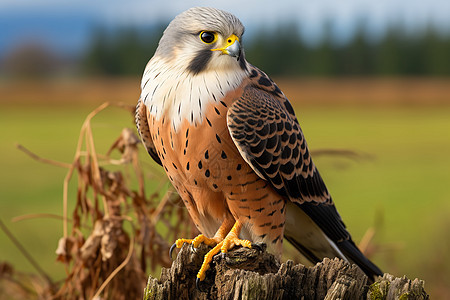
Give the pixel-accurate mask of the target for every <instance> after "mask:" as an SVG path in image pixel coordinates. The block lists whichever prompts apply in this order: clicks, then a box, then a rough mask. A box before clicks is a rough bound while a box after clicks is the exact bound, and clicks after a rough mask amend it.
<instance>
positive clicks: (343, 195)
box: [0, 102, 450, 291]
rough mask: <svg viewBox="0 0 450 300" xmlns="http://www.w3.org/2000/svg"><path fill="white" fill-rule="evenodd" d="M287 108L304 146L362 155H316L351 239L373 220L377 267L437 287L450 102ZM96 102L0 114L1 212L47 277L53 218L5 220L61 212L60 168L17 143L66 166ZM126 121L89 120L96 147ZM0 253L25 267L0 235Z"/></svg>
mask: <svg viewBox="0 0 450 300" xmlns="http://www.w3.org/2000/svg"><path fill="white" fill-rule="evenodd" d="M294 106H295V109H296V112H297V115H298V118H299V120H300V124H301V125H302V128H303V131H304V133H305V135H306V139H307V141H308V144H309V147H310V149H311V150H312V151H314V150H317V149H324V148H327V149H328V148H333V149H347V150H352V151H356V152H357V153H359V154H360V156H359V158H358V159H351V158H348V157H339V156H338V157H336V156H317V157H316V158H315V162H316V165H317V166H318V168H319V169H320V172H321V174H322V176H323V177H324V179H325V182H326V183H327V186H328V188H329V190H330V192H331V194H332V195H333V198H334V201H335V202H336V205H337V207H338V210H339V211H340V212H341V215H342V217H343V219H344V221H345V222H346V224H347V226H348V228H349V230H350V232H351V233H352V235H353V237H354V239H355V240H356V241H357V242H358V241H359V240H360V239H361V237H362V236H363V235H364V233H365V232H366V230H367V229H368V228H369V227H372V226H375V225H376V236H375V241H374V242H375V244H376V245H377V246H378V247H379V248H378V249H377V251H376V253H375V255H374V256H373V260H374V261H375V262H376V263H377V264H378V265H379V266H380V267H381V268H382V269H383V271H385V272H389V273H393V274H394V275H397V276H401V275H404V274H405V275H407V276H408V277H410V278H415V277H420V278H422V279H425V280H426V281H427V285H426V287H427V288H433V289H435V290H436V291H437V290H438V289H439V288H442V285H441V282H445V281H443V280H445V278H448V277H449V276H450V258H448V252H449V251H450V245H449V243H450V242H449V236H448V230H450V221H449V220H450V201H449V200H450V190H449V189H448V186H449V184H450V158H449V155H450V105H439V106H437V105H427V104H426V103H424V104H422V105H419V104H416V105H414V106H409V105H385V104H383V105H373V104H370V105H350V104H346V105H339V104H328V105H312V104H311V103H308V104H307V105H302V104H301V103H299V102H294ZM95 107H96V105H94V104H92V105H91V104H82V105H79V106H77V105H75V104H70V105H68V104H67V103H62V104H58V103H52V104H40V105H38V104H28V105H14V104H8V105H2V107H1V110H0V128H1V137H2V142H1V144H0V166H1V169H2V172H0V218H1V220H2V221H3V222H4V223H5V224H6V225H7V226H8V227H9V228H10V230H11V231H12V232H13V233H14V235H15V236H16V237H17V238H19V239H20V241H21V242H22V243H23V244H24V246H25V247H26V248H27V249H28V250H29V251H30V253H31V254H32V255H33V256H34V257H35V258H36V259H37V260H38V261H39V263H40V264H41V266H42V267H43V268H44V269H45V270H47V271H48V272H49V274H51V275H52V276H53V277H54V279H60V278H62V277H63V276H64V270H63V266H62V265H60V264H58V263H56V262H55V258H56V256H55V254H54V252H55V249H56V247H57V242H58V239H59V237H61V236H62V223H61V221H58V220H54V219H43V218H38V219H30V220H24V221H20V222H15V223H12V222H11V219H12V218H13V217H16V216H20V215H24V214H35V213H54V214H59V215H61V214H62V187H63V179H64V176H65V174H66V170H65V169H63V168H58V167H56V166H51V165H46V164H43V163H40V162H37V161H34V160H32V159H31V158H29V157H28V156H26V155H25V154H23V153H22V152H20V151H18V150H17V149H16V148H15V143H21V144H23V145H24V146H26V147H27V148H29V149H30V150H32V151H33V152H35V153H37V154H39V155H40V156H42V157H46V158H51V159H54V160H58V161H63V162H71V160H72V158H73V155H74V152H75V147H76V143H77V139H78V133H79V130H80V127H81V125H82V123H83V121H84V118H85V117H86V115H87V114H88V113H89V112H90V111H91V110H93V109H94V108H95ZM132 126H133V124H132V118H131V116H130V115H129V114H128V113H127V112H125V111H123V110H120V109H117V108H109V109H107V110H106V111H105V112H103V113H101V114H100V115H99V116H98V117H96V118H95V119H94V122H93V130H94V135H95V143H96V147H97V150H98V152H99V153H105V152H106V150H107V149H108V147H109V146H110V145H111V144H112V142H113V141H114V139H115V138H116V137H117V136H118V135H119V134H120V131H121V129H122V128H123V127H132ZM72 192H73V193H75V190H72ZM72 199H74V195H73V196H72ZM0 259H1V260H2V261H3V260H6V261H9V262H11V263H12V264H13V265H14V266H15V267H16V268H17V269H19V270H25V271H32V268H31V266H30V265H29V263H28V262H27V261H26V260H25V259H24V258H23V257H22V256H21V254H20V253H19V252H18V250H17V249H16V248H15V247H14V246H13V245H12V243H11V242H10V241H9V240H8V239H7V238H6V236H5V235H4V234H3V233H2V232H1V233H0ZM441 277H442V279H441V282H438V281H439V278H441Z"/></svg>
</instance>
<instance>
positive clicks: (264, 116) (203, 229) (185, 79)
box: [135, 7, 383, 281]
mask: <svg viewBox="0 0 450 300" xmlns="http://www.w3.org/2000/svg"><path fill="white" fill-rule="evenodd" d="M243 34H244V26H243V24H242V23H241V21H240V20H239V19H238V18H237V17H236V16H234V15H233V14H231V13H229V12H226V11H223V10H220V9H216V8H211V7H194V8H190V9H188V10H186V11H184V12H182V13H180V14H179V15H177V16H176V17H175V18H174V19H173V20H172V21H171V22H170V23H169V25H168V26H167V28H166V29H165V30H164V32H163V35H162V37H161V39H160V41H159V43H158V46H157V49H156V51H155V53H154V55H153V57H152V58H151V59H150V61H149V62H148V64H147V65H146V67H145V70H144V73H143V76H142V81H141V94H140V97H139V100H138V103H137V106H136V116H135V119H136V125H137V129H138V132H139V135H140V137H141V140H142V142H143V144H144V146H145V148H146V150H147V152H148V153H149V155H150V156H151V157H152V158H153V160H154V161H156V163H158V164H159V165H161V166H162V167H163V168H164V170H165V172H166V174H167V177H168V178H169V180H170V182H171V184H172V185H173V187H174V188H175V190H176V191H177V192H178V194H179V195H180V197H181V199H182V201H183V202H184V204H185V206H186V208H187V210H188V212H189V215H190V217H191V219H192V220H193V222H194V224H195V226H196V227H197V228H198V229H199V231H200V233H201V234H200V235H198V236H197V237H195V238H180V239H178V240H176V241H175V243H174V246H176V247H178V248H180V247H181V246H182V245H183V244H184V243H188V244H191V245H192V246H193V247H195V248H197V247H198V246H199V245H200V244H202V243H203V244H206V245H208V246H211V247H212V249H211V250H210V251H209V252H208V253H207V254H206V255H205V256H204V260H203V264H202V266H201V268H200V270H199V272H198V274H197V280H200V281H202V280H204V278H205V276H206V272H207V270H208V269H209V268H210V263H211V261H212V258H213V256H214V255H216V254H218V253H219V252H221V253H222V255H225V254H226V252H228V251H229V250H231V249H233V248H234V247H238V246H242V247H246V248H255V247H256V246H257V245H260V244H261V243H263V244H266V247H267V251H269V252H270V253H273V254H274V255H275V256H276V257H278V258H280V257H281V254H282V252H283V241H285V240H286V241H288V242H289V243H291V244H292V245H293V246H294V247H295V249H297V250H298V252H299V253H300V254H301V255H302V256H303V258H304V260H305V262H307V263H309V264H315V263H317V262H320V261H322V260H323V258H325V257H329V258H334V257H339V258H341V259H344V260H346V261H348V262H349V263H353V264H356V265H357V266H358V267H359V268H360V269H361V270H362V271H363V272H364V273H365V274H366V275H367V276H368V278H369V280H372V281H373V280H374V279H375V278H376V276H379V275H382V274H383V273H382V272H381V270H380V269H379V268H378V267H377V266H376V265H375V264H374V263H372V262H371V261H370V260H369V259H368V258H366V257H365V256H364V255H363V253H362V252H361V251H360V250H359V249H358V247H357V246H356V245H355V243H354V242H353V240H352V238H351V235H350V233H349V232H348V231H347V229H346V226H345V224H344V222H343V221H342V218H341V216H340V215H339V213H338V211H337V209H336V206H335V204H334V202H333V200H332V198H331V195H330V193H329V191H328V189H327V187H326V185H325V183H324V181H323V179H322V177H321V175H320V173H319V171H318V169H317V167H316V165H315V164H314V162H313V160H312V158H311V153H310V151H309V148H308V145H307V143H306V141H305V137H304V134H303V132H302V130H301V128H300V125H299V122H298V119H297V117H296V115H295V112H294V109H293V107H292V105H291V103H290V102H289V100H288V99H287V97H286V96H285V94H284V93H283V92H282V91H281V90H280V88H279V87H278V86H277V85H276V84H275V83H274V81H273V80H272V79H271V78H270V77H269V76H268V75H267V74H266V73H264V72H263V71H261V70H260V69H258V68H257V67H255V66H253V65H252V64H250V63H249V62H248V61H247V60H246V58H245V52H244V48H243V42H242V36H243ZM267 42H270V41H267ZM278 46H279V47H283V45H278ZM260 51H264V49H260ZM275 59H276V57H274V60H275ZM171 249H172V248H171Z"/></svg>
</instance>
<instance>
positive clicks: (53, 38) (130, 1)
mask: <svg viewBox="0 0 450 300" xmlns="http://www.w3.org/2000/svg"><path fill="white" fill-rule="evenodd" d="M193 6H213V7H216V8H220V9H224V10H227V11H229V12H231V13H233V14H235V15H236V16H237V17H239V18H240V19H241V21H242V22H243V23H244V25H246V28H247V34H248V35H251V33H252V32H254V31H256V30H257V29H258V30H259V29H260V28H263V29H264V28H267V29H270V28H272V27H273V26H274V25H276V24H279V23H283V22H288V21H289V20H295V21H296V22H297V23H298V24H299V25H300V27H301V33H302V34H303V36H304V37H305V38H307V39H309V40H310V41H312V42H314V40H315V39H317V38H318V37H319V36H320V32H321V29H322V25H323V22H324V21H325V20H331V21H332V24H333V30H334V34H335V36H336V38H337V39H338V40H345V39H346V38H348V37H350V36H351V34H352V32H353V31H354V30H355V28H356V27H357V25H358V24H359V22H360V21H361V20H364V22H366V24H367V26H368V30H369V34H370V35H372V36H373V37H376V36H377V35H380V34H381V33H382V32H383V30H384V29H385V28H386V26H388V25H389V24H392V23H400V24H404V26H405V27H406V28H407V30H409V31H411V32H414V31H416V30H419V29H420V28H424V27H425V26H426V25H427V24H433V25H434V26H435V27H437V28H439V29H441V30H443V31H446V32H449V31H450V1H449V0H426V1H424V0H377V1H373V0H341V1H335V0H315V1H310V0H309V1H304V0H278V1H262V0H227V1H216V0H209V1H208V0H202V1H199V0H196V1H195V0H170V1H154V0H147V1H145V0H127V1H116V0H95V1H92V0H64V1H61V0H0V28H1V29H0V55H1V51H3V52H4V51H8V49H12V48H14V47H15V46H16V45H17V44H20V43H22V42H23V41H27V40H33V39H39V40H40V41H43V42H44V43H46V44H49V45H51V46H52V47H53V48H56V49H58V47H59V48H60V49H58V50H61V51H69V52H70V51H71V50H72V51H74V52H76V51H79V50H80V49H81V48H82V47H83V46H84V45H85V44H86V43H87V41H88V37H89V34H90V32H91V30H92V28H93V26H94V25H102V26H120V25H126V26H129V25H131V26H151V25H152V24H155V23H161V22H164V23H167V22H168V21H169V20H171V19H173V17H174V16H176V15H177V14H178V13H180V12H182V11H184V10H186V9H188V8H190V7H193ZM1 49H3V50H1Z"/></svg>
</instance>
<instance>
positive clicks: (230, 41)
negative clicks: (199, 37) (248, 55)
mask: <svg viewBox="0 0 450 300" xmlns="http://www.w3.org/2000/svg"><path fill="white" fill-rule="evenodd" d="M236 41H238V42H239V38H238V37H237V36H236V35H235V34H232V35H230V36H229V37H228V38H227V42H226V44H225V46H224V47H222V48H216V49H211V51H222V52H224V51H225V50H226V48H228V47H229V46H231V45H233V44H234V43H235V42H236Z"/></svg>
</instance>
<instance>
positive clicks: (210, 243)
mask: <svg viewBox="0 0 450 300" xmlns="http://www.w3.org/2000/svg"><path fill="white" fill-rule="evenodd" d="M184 243H187V244H191V245H192V247H194V248H198V246H200V244H201V243H203V244H205V245H208V246H215V245H216V244H217V243H218V240H217V239H215V238H212V239H210V238H208V237H206V236H204V235H203V234H199V235H198V236H197V237H195V238H193V239H178V240H176V241H175V243H174V244H173V245H172V247H170V250H169V256H170V257H172V252H173V250H174V249H175V247H176V248H181V247H183V244H184Z"/></svg>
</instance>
